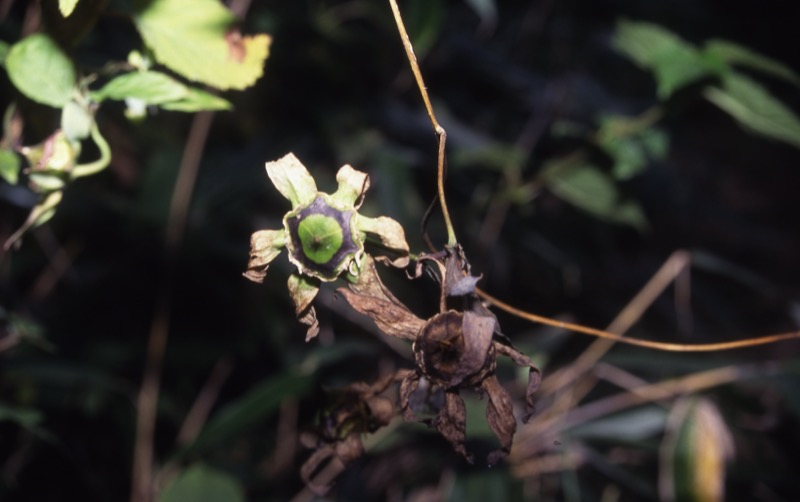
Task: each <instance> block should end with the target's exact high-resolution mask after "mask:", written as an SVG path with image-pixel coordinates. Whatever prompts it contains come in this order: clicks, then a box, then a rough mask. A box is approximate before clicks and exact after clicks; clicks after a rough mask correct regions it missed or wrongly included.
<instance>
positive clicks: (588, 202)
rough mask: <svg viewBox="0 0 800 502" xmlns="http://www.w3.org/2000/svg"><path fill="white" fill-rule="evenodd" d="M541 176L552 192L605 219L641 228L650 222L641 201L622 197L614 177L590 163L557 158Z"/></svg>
mask: <svg viewBox="0 0 800 502" xmlns="http://www.w3.org/2000/svg"><path fill="white" fill-rule="evenodd" d="M541 176H542V179H543V180H544V181H545V183H546V184H547V187H548V188H549V189H550V190H552V191H553V193H555V194H556V195H558V196H559V197H561V198H562V199H564V200H565V201H567V202H569V203H570V204H572V205H574V206H576V207H579V208H581V209H583V210H584V211H587V212H589V213H591V214H593V215H595V216H597V217H599V218H601V219H603V220H606V221H609V222H612V223H623V224H627V225H631V226H633V227H634V228H637V229H639V230H643V229H645V228H647V226H648V223H647V219H646V217H645V215H644V212H643V211H642V208H641V207H640V206H639V204H638V203H636V202H635V201H630V200H624V199H621V198H620V194H619V190H618V189H617V185H616V183H615V182H614V180H613V179H612V178H611V177H610V176H608V175H607V174H605V173H604V172H602V171H601V170H600V169H598V168H597V167H595V166H593V165H591V164H588V163H585V162H581V161H576V160H574V159H570V158H566V159H564V158H562V159H557V160H555V161H553V162H550V163H549V165H548V166H546V167H545V169H544V171H543V172H542V175H541Z"/></svg>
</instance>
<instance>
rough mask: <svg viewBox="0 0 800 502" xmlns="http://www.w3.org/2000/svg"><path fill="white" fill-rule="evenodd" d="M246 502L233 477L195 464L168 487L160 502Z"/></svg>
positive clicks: (159, 499) (159, 497)
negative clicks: (188, 501)
mask: <svg viewBox="0 0 800 502" xmlns="http://www.w3.org/2000/svg"><path fill="white" fill-rule="evenodd" d="M187 500H191V501H192V502H240V501H241V502H244V500H245V498H244V490H243V489H242V487H241V485H240V484H239V483H238V482H237V481H236V479H235V478H233V477H232V476H230V475H228V474H226V473H224V472H222V471H220V470H218V469H214V468H211V467H208V466H205V465H202V464H195V465H193V466H191V467H189V468H188V469H186V470H185V471H183V472H182V473H181V474H180V475H179V476H178V477H176V478H175V479H174V480H172V482H171V483H170V484H169V485H167V487H166V488H165V489H164V491H162V492H161V494H160V495H159V496H158V502H184V501H187Z"/></svg>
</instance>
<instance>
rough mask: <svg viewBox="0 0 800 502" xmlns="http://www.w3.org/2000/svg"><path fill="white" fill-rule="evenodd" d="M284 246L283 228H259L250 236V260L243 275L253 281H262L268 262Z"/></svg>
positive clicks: (284, 235)
mask: <svg viewBox="0 0 800 502" xmlns="http://www.w3.org/2000/svg"><path fill="white" fill-rule="evenodd" d="M285 246H286V232H285V231H283V230H259V231H258V232H254V233H253V235H252V236H251V237H250V261H248V263H247V271H246V272H245V273H244V276H245V277H247V278H248V279H250V280H251V281H253V282H258V283H261V282H264V277H266V275H267V269H268V268H269V264H270V263H272V260H274V259H275V258H276V257H277V256H278V255H279V254H280V252H281V250H282V249H283V248H284V247H285Z"/></svg>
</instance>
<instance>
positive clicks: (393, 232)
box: [358, 215, 409, 268]
mask: <svg viewBox="0 0 800 502" xmlns="http://www.w3.org/2000/svg"><path fill="white" fill-rule="evenodd" d="M358 229H359V230H360V231H362V232H366V233H368V234H371V235H374V236H376V237H377V238H378V239H379V240H380V243H381V246H382V247H383V248H385V249H388V250H390V251H392V252H394V253H395V254H396V255H397V257H396V258H394V259H390V258H388V257H385V256H378V257H377V259H378V260H379V261H381V262H383V263H385V264H387V265H392V266H394V267H397V268H404V267H406V266H408V263H409V257H408V254H409V247H408V242H406V234H405V231H404V230H403V227H402V226H401V225H400V223H398V222H397V221H395V220H393V219H391V218H389V217H386V216H379V217H377V218H369V217H367V216H364V215H358Z"/></svg>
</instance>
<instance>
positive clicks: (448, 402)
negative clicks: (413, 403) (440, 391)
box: [430, 391, 473, 464]
mask: <svg viewBox="0 0 800 502" xmlns="http://www.w3.org/2000/svg"><path fill="white" fill-rule="evenodd" d="M430 425H431V426H432V427H434V428H435V429H436V430H437V431H439V433H440V434H441V435H442V436H444V438H445V439H446V440H447V441H448V442H449V443H450V444H451V445H452V446H453V449H454V450H455V451H456V452H458V453H460V454H461V455H462V456H463V457H464V458H465V459H466V460H467V462H469V463H470V464H471V463H472V461H473V459H472V454H471V453H467V450H466V448H465V447H464V441H465V440H466V438H467V408H466V406H464V400H463V399H461V396H459V395H458V392H456V391H447V392H445V404H444V406H443V407H442V409H441V410H439V414H438V415H437V416H436V417H435V418H434V419H433V420H431V423H430Z"/></svg>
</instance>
